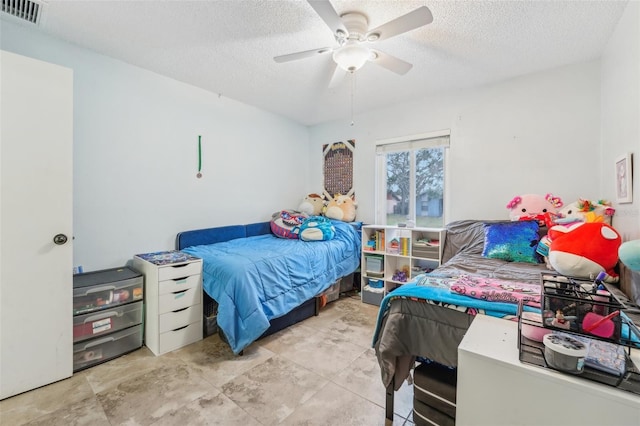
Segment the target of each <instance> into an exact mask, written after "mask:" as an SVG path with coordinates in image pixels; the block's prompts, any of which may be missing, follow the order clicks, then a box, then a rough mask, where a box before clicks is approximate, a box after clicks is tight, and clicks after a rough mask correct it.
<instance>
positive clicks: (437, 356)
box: [373, 220, 548, 418]
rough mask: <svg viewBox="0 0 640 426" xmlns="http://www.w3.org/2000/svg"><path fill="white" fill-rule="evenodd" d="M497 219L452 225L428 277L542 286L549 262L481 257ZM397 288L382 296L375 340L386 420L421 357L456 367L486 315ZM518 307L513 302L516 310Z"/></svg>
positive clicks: (457, 302)
mask: <svg viewBox="0 0 640 426" xmlns="http://www.w3.org/2000/svg"><path fill="white" fill-rule="evenodd" d="M494 223H504V222H501V221H481V220H464V221H456V222H452V223H450V224H449V225H447V226H446V231H447V232H446V237H445V243H444V246H443V263H442V265H441V266H440V267H438V268H437V269H436V270H434V271H433V272H432V273H430V274H428V276H434V277H459V276H463V275H467V276H475V275H477V276H482V277H488V278H494V279H496V280H507V281H513V282H518V283H528V284H536V285H539V284H540V274H541V272H543V271H548V270H547V269H546V267H545V265H544V263H540V264H535V263H525V262H510V261H505V260H500V259H493V258H488V257H485V256H483V255H482V253H483V249H484V246H485V224H494ZM404 287H405V286H402V287H400V288H399V289H398V290H403V288H404ZM398 290H396V291H398ZM396 291H394V292H392V293H390V294H389V295H387V296H386V297H385V300H383V305H381V309H380V313H379V318H378V326H377V327H376V332H375V336H374V342H373V345H374V348H375V351H376V356H377V358H378V363H379V365H380V368H381V373H382V381H383V383H384V385H385V387H386V388H387V418H392V416H393V392H394V390H398V389H399V388H400V386H402V383H403V381H404V380H405V379H406V378H407V376H408V375H409V373H410V371H411V368H412V367H413V365H414V363H415V360H416V358H417V357H423V358H427V359H429V360H432V361H435V362H438V363H440V364H443V365H446V366H451V367H456V366H457V364H458V345H459V344H460V342H461V341H462V338H463V337H464V334H465V332H466V331H467V329H468V328H469V326H470V325H471V323H472V321H473V319H474V318H475V315H476V314H478V313H484V312H483V311H482V310H480V309H476V308H473V307H469V306H465V305H467V304H466V303H464V300H463V301H462V302H459V301H458V300H460V299H462V298H459V299H455V300H453V301H452V302H453V303H445V302H442V301H438V300H421V299H418V298H415V297H399V296H394V293H395V292H396ZM468 299H471V298H468ZM502 305H506V304H504V303H503V304H502ZM515 309H516V307H515V306H514V307H513V313H514V314H515ZM390 416H391V417H390Z"/></svg>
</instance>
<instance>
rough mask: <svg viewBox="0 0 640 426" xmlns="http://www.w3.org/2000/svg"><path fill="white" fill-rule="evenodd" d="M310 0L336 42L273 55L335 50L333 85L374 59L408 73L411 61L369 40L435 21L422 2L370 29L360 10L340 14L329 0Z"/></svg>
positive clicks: (308, 54)
mask: <svg viewBox="0 0 640 426" xmlns="http://www.w3.org/2000/svg"><path fill="white" fill-rule="evenodd" d="M307 1H308V2H309V4H310V5H311V7H312V8H313V9H314V10H315V11H316V13H317V14H318V15H319V16H320V18H322V20H323V21H324V22H325V23H326V24H327V26H329V28H330V29H331V31H332V32H333V35H334V37H335V39H336V42H337V46H334V47H322V48H319V49H312V50H305V51H303V52H297V53H290V54H288V55H281V56H276V57H275V58H273V59H274V60H275V61H276V62H279V63H281V62H289V61H296V60H298V59H304V58H310V57H313V56H318V55H323V54H326V53H333V55H332V56H333V61H334V62H335V70H334V72H333V76H332V78H331V81H330V83H329V87H330V88H331V87H335V86H337V85H338V84H339V83H340V82H341V81H342V80H343V79H344V76H345V74H346V73H347V72H350V73H354V72H355V71H357V70H358V69H360V68H361V67H362V66H363V65H364V64H365V63H366V62H373V63H374V64H377V65H380V66H381V67H383V68H386V69H388V70H390V71H393V72H395V73H397V74H400V75H403V74H406V73H407V72H408V71H409V70H410V69H411V67H413V65H412V64H410V63H408V62H405V61H403V60H402V59H399V58H396V57H395V56H392V55H389V54H387V53H384V52H382V51H380V50H378V49H373V48H371V47H369V44H372V43H375V42H377V41H381V40H386V39H388V38H391V37H394V36H397V35H399V34H402V33H406V32H408V31H411V30H414V29H416V28H419V27H422V26H424V25H427V24H430V23H431V22H433V15H432V14H431V11H430V10H429V8H428V7H426V6H421V7H419V8H417V9H415V10H413V11H412V12H409V13H407V14H405V15H402V16H400V17H398V18H396V19H394V20H392V21H389V22H387V23H385V24H382V25H380V26H379V27H376V28H374V29H369V21H368V19H367V17H366V16H365V15H364V14H362V13H360V12H348V13H344V14H342V15H338V12H336V10H335V9H334V8H333V6H332V5H331V3H330V2H329V0H307Z"/></svg>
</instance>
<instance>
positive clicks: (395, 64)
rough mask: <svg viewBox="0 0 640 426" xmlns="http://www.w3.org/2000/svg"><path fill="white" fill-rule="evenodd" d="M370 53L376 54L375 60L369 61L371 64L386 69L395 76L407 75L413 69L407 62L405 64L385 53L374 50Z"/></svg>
mask: <svg viewBox="0 0 640 426" xmlns="http://www.w3.org/2000/svg"><path fill="white" fill-rule="evenodd" d="M371 51H372V52H373V53H375V54H376V58H375V59H371V60H370V61H371V62H373V63H374V64H377V65H380V66H381V67H383V68H386V69H388V70H389V71H393V72H395V73H396V74H400V75H404V74H406V73H408V72H409V70H410V69H411V68H413V65H412V64H410V63H409V62H405V61H403V60H402V59H400V58H396V57H395V56H391V55H389V54H387V53H384V52H381V51H379V50H375V49H371Z"/></svg>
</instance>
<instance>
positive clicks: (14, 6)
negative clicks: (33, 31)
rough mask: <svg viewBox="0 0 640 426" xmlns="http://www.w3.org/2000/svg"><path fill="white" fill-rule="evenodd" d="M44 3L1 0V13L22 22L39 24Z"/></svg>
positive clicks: (39, 0)
mask: <svg viewBox="0 0 640 426" xmlns="http://www.w3.org/2000/svg"><path fill="white" fill-rule="evenodd" d="M44 6H46V2H44V1H42V0H2V12H4V13H6V14H8V15H11V16H13V17H15V18H16V19H19V20H20V21H22V22H25V21H26V22H29V23H31V24H36V25H38V24H40V23H41V21H42V14H43V12H44V9H45V8H44Z"/></svg>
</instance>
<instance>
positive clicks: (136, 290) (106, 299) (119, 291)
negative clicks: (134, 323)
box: [73, 267, 144, 315]
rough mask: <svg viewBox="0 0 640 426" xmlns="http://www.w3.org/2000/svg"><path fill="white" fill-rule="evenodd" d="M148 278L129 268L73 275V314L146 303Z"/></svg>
mask: <svg viewBox="0 0 640 426" xmlns="http://www.w3.org/2000/svg"><path fill="white" fill-rule="evenodd" d="M143 288H144V277H143V276H142V274H140V273H139V272H137V271H134V270H132V269H129V268H127V267H122V268H112V269H105V270H102V271H95V272H87V273H84V274H77V275H74V276H73V315H80V314H85V313H88V312H95V311H100V310H103V309H109V308H112V307H114V306H119V305H124V304H126V303H131V302H135V301H138V300H143V298H144V293H143Z"/></svg>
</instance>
